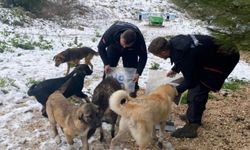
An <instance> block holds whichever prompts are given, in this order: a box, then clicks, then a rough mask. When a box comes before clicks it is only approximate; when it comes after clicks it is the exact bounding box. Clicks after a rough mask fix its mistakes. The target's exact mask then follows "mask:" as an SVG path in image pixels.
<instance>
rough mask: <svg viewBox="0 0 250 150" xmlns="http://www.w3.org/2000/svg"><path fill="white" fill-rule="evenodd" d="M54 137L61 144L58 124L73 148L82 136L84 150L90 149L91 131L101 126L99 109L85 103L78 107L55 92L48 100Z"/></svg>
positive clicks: (47, 104) (48, 111) (47, 107)
mask: <svg viewBox="0 0 250 150" xmlns="http://www.w3.org/2000/svg"><path fill="white" fill-rule="evenodd" d="M46 111H47V114H48V118H49V122H50V126H51V129H52V136H53V138H56V142H57V143H58V144H59V143H60V142H61V140H60V137H59V135H58V131H57V128H56V125H57V124H58V125H59V126H60V127H61V129H62V130H63V133H64V135H65V137H66V139H67V143H68V144H70V146H72V144H73V143H74V141H73V138H74V137H76V136H80V137H81V140H82V145H83V149H84V150H88V149H89V145H88V138H89V137H90V136H91V135H90V134H92V133H89V131H90V129H91V130H92V129H96V128H98V127H100V125H101V117H100V114H99V110H98V107H97V106H96V105H94V104H93V103H84V104H81V105H80V106H76V105H74V104H72V103H70V102H69V101H67V100H66V98H65V97H64V96H63V95H62V93H61V91H55V92H54V93H53V94H51V95H50V96H49V98H48V101H47V103H46Z"/></svg>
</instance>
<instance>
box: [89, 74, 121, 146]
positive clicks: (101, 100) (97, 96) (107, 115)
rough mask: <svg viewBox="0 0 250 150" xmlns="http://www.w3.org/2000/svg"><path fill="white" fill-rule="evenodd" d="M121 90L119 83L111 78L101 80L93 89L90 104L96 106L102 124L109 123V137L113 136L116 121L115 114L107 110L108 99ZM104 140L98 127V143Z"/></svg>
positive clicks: (101, 130)
mask: <svg viewBox="0 0 250 150" xmlns="http://www.w3.org/2000/svg"><path fill="white" fill-rule="evenodd" d="M120 89H122V87H121V85H120V83H119V82H118V81H117V80H116V79H115V78H113V77H107V78H105V79H103V80H102V81H101V82H100V83H99V84H98V85H97V87H96V88H95V90H94V94H93V97H92V103H94V104H96V105H97V106H98V107H99V109H100V113H101V116H102V122H106V123H110V124H111V125H112V128H111V137H112V138H113V137H114V136H115V124H116V120H117V114H116V113H114V112H113V111H112V110H111V109H110V108H109V97H110V95H111V94H113V93H114V92H115V91H117V90H120ZM103 140H104V134H103V129H102V126H101V127H100V141H103Z"/></svg>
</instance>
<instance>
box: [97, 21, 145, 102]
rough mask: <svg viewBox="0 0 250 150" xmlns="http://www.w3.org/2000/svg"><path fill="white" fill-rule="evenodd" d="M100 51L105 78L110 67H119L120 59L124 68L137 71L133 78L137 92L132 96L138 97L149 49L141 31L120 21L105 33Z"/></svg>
mask: <svg viewBox="0 0 250 150" xmlns="http://www.w3.org/2000/svg"><path fill="white" fill-rule="evenodd" d="M98 51H99V54H100V56H101V59H102V61H103V63H104V77H105V74H106V73H109V72H110V71H111V70H110V67H116V66H117V65H118V62H119V59H120V57H122V62H123V67H128V68H136V69H137V70H136V74H135V75H134V76H133V78H132V81H133V82H134V83H135V92H133V93H131V94H130V95H131V96H132V97H136V91H137V90H138V89H139V86H138V80H139V76H140V75H141V74H142V72H143V69H144V67H145V65H146V62H147V49H146V44H145V41H144V37H143V35H142V33H141V31H140V30H139V29H138V28H137V27H136V26H135V25H133V24H131V23H127V22H120V21H118V22H116V23H114V24H113V25H112V26H111V27H110V28H109V29H108V30H107V31H106V32H105V33H104V35H103V36H102V38H101V40H100V42H99V44H98Z"/></svg>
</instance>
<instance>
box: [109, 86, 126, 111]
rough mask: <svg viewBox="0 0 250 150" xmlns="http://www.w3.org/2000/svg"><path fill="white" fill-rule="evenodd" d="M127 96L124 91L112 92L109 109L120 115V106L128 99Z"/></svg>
mask: <svg viewBox="0 0 250 150" xmlns="http://www.w3.org/2000/svg"><path fill="white" fill-rule="evenodd" d="M128 97H129V95H128V93H127V92H126V91H125V90H118V91H116V92H114V93H113V94H112V95H111V96H110V98H109V107H110V109H111V110H113V111H114V112H116V113H117V114H119V115H121V114H122V109H121V108H122V105H123V103H125V101H126V99H128Z"/></svg>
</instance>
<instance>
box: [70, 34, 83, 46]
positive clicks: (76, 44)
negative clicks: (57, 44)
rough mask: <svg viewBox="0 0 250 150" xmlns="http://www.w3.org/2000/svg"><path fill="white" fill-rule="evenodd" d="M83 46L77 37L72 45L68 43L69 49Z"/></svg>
mask: <svg viewBox="0 0 250 150" xmlns="http://www.w3.org/2000/svg"><path fill="white" fill-rule="evenodd" d="M82 46H83V44H82V43H81V42H80V43H79V42H78V37H77V36H76V37H75V38H74V39H73V42H70V43H68V47H77V48H79V47H82Z"/></svg>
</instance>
